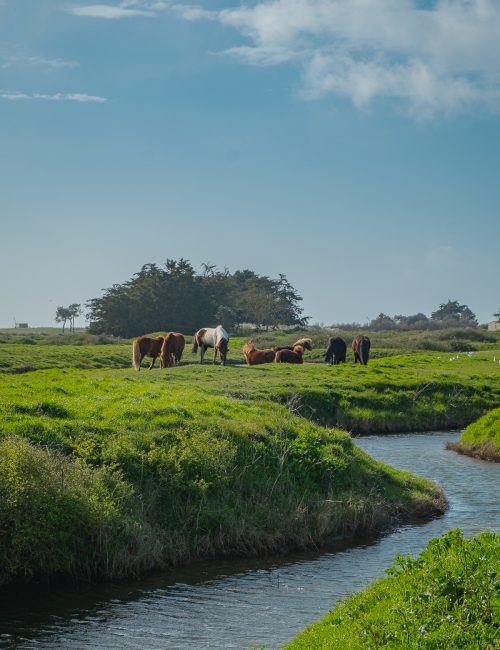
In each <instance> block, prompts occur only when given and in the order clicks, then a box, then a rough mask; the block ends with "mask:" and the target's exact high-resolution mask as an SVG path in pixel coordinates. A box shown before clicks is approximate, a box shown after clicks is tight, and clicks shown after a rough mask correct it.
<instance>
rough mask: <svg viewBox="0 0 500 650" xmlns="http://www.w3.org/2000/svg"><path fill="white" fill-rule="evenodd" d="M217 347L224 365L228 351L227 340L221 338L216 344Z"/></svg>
mask: <svg viewBox="0 0 500 650" xmlns="http://www.w3.org/2000/svg"><path fill="white" fill-rule="evenodd" d="M217 349H218V350H219V354H220V358H221V363H222V365H223V366H225V365H226V358H227V353H228V352H229V340H228V339H221V340H220V341H219V343H218V344H217Z"/></svg>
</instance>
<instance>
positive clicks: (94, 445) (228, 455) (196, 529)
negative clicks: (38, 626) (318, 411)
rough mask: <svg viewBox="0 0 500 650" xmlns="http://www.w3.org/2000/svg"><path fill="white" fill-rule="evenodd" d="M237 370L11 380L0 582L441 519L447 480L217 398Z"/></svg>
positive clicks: (308, 425) (276, 414) (121, 570)
mask: <svg viewBox="0 0 500 650" xmlns="http://www.w3.org/2000/svg"><path fill="white" fill-rule="evenodd" d="M195 370H196V371H197V373H195V372H193V371H195ZM233 370H234V372H238V373H240V374H241V375H242V374H243V373H248V372H249V370H250V369H245V368H234V369H228V368H221V367H215V368H214V367H210V368H208V367H207V368H199V367H198V368H193V367H179V368H176V369H174V371H173V372H172V373H167V372H166V371H165V372H160V371H159V370H158V371H156V372H154V371H153V372H151V373H147V372H141V373H135V372H133V371H132V370H126V371H116V370H105V371H102V370H101V371H99V370H90V371H86V370H75V369H61V370H43V371H38V372H33V373H26V374H22V375H4V376H3V377H2V378H1V380H0V391H1V396H2V399H1V406H0V409H1V411H0V416H1V418H0V435H1V441H0V456H1V457H2V461H3V462H2V463H1V464H0V530H1V531H2V535H1V536H0V567H1V569H0V571H1V574H0V581H2V582H4V583H7V582H9V581H12V580H19V579H32V578H38V579H54V578H56V577H58V578H60V577H65V578H73V579H96V578H116V577H121V576H124V575H129V574H140V573H141V572H143V571H145V570H148V569H152V568H155V567H158V566H163V565H172V564H178V563H186V562H190V561H193V560H195V559H197V558H202V557H204V558H206V557H221V556H226V555H227V556H237V555H256V554H259V553H269V552H285V551H286V550H289V549H292V548H306V547H310V546H313V545H320V544H321V543H323V542H324V541H325V540H327V539H329V538H332V537H349V536H352V535H355V534H366V533H369V532H372V531H373V530H375V529H378V528H380V526H383V525H389V524H391V523H395V522H396V521H399V520H401V519H405V518H409V517H414V516H428V515H431V514H436V513H438V512H442V511H443V509H444V507H445V501H444V497H443V494H442V492H441V490H440V489H439V488H437V486H435V485H434V484H433V483H431V482H429V481H427V480H424V479H420V478H418V477H414V476H412V475H410V474H409V473H407V472H402V471H398V470H395V469H393V468H390V467H388V466H385V465H383V464H381V463H378V462H376V461H374V460H373V459H371V458H369V457H368V456H367V455H366V454H364V453H363V452H361V451H360V450H359V449H358V448H357V447H356V445H355V444H354V443H353V441H352V439H351V438H350V437H349V436H348V435H347V434H346V433H344V432H342V431H340V430H335V429H327V428H323V427H320V426H318V425H316V424H314V423H312V422H309V421H307V420H305V419H304V418H302V417H300V416H298V415H295V414H294V413H293V412H291V410H290V408H287V406H285V405H278V404H273V403H272V402H271V401H269V400H267V399H262V398H259V397H258V396H257V395H254V396H253V397H252V398H248V397H245V396H243V395H241V394H240V395H236V394H233V395H229V393H228V392H227V391H222V392H221V391H219V390H218V389H217V383H218V382H219V381H220V379H221V378H222V377H224V376H225V374H229V372H232V371H233ZM174 375H177V376H179V377H183V381H179V380H178V381H176V380H175V378H174ZM196 378H197V380H196ZM208 386H210V388H208Z"/></svg>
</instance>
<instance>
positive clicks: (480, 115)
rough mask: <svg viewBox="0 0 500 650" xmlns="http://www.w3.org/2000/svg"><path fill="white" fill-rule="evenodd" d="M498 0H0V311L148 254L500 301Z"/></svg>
mask: <svg viewBox="0 0 500 650" xmlns="http://www.w3.org/2000/svg"><path fill="white" fill-rule="evenodd" d="M498 34H500V3H499V2H498V0H477V1H475V2H467V1H465V0H460V1H455V0H447V1H446V2H438V3H427V2H411V1H408V0H397V1H396V0H373V1H372V2H367V1H366V0H268V1H267V2H261V1H260V0H253V1H250V2H248V3H247V4H246V5H243V4H241V3H240V2H237V1H236V0H231V1H230V0H225V1H224V0H220V1H216V0H206V1H205V2H203V4H200V5H196V4H187V3H180V2H167V1H154V0H136V1H129V2H111V0H108V1H107V2H106V1H105V0H103V2H102V3H95V2H84V1H83V0H82V1H80V0H64V1H60V0H23V1H22V2H19V0H3V1H2V0H0V142H1V152H2V155H1V156H0V175H1V179H2V182H1V185H0V188H1V191H0V215H1V220H2V233H3V237H2V255H1V256H0V273H1V277H2V289H1V301H0V326H3V327H5V326H10V325H12V323H13V320H14V317H15V318H17V320H20V321H28V322H29V323H30V324H32V325H50V324H52V323H53V317H54V314H55V310H56V307H57V306H58V305H67V304H69V303H72V302H81V303H83V302H85V301H86V300H88V299H90V298H93V297H96V296H98V295H100V292H101V289H102V288H105V287H109V286H111V285H112V284H113V283H117V282H119V283H121V282H124V281H125V280H127V279H128V278H130V277H131V275H132V274H133V273H134V272H136V271H137V270H138V269H139V268H140V267H141V266H142V264H144V263H147V262H156V263H159V264H161V263H162V262H163V261H164V260H166V259H167V258H176V259H178V258H179V257H184V258H187V259H189V260H190V261H191V262H192V263H193V265H194V266H195V268H200V266H201V263H202V262H208V261H210V262H212V263H215V264H217V265H218V266H219V267H224V266H227V267H229V269H230V270H232V271H234V270H236V269H238V268H252V269H254V270H255V271H257V272H258V273H261V274H266V275H271V276H276V275H277V274H278V273H285V274H286V275H287V277H288V278H289V280H290V281H291V282H292V284H293V285H294V286H295V287H296V288H297V289H298V290H299V292H300V293H301V294H302V295H303V297H304V303H303V305H304V309H305V313H306V314H307V315H310V316H311V317H312V321H313V322H314V321H320V322H324V323H326V324H330V323H332V322H350V321H359V322H362V323H363V322H365V321H366V319H367V318H372V317H375V316H376V315H377V314H378V313H379V312H380V311H383V312H385V313H389V314H391V315H392V314H395V313H415V312H417V311H423V312H425V313H428V314H429V313H430V312H431V311H432V310H433V309H435V308H436V307H437V306H438V305H439V303H441V302H445V301H446V300H447V299H448V298H451V299H457V300H459V301H460V302H464V303H466V304H468V305H469V306H470V307H471V309H472V310H473V311H474V312H476V314H477V315H478V317H479V319H480V321H482V322H486V321H488V320H492V314H493V312H494V311H496V310H497V309H498V308H499V307H500V291H499V286H500V282H499V278H500V263H499V260H500V254H499V247H500V214H499V212H500V183H499V181H498V174H499V162H500V160H499V158H500V39H499V38H498Z"/></svg>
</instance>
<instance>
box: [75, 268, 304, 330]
mask: <svg viewBox="0 0 500 650" xmlns="http://www.w3.org/2000/svg"><path fill="white" fill-rule="evenodd" d="M301 300H302V298H301V296H300V295H299V294H298V293H297V291H296V290H295V289H294V288H293V287H292V285H291V284H290V283H289V282H288V280H287V279H286V277H285V276H284V275H280V276H279V278H278V279H271V278H268V277H266V276H259V275H258V274H256V273H254V272H253V271H249V270H244V271H236V272H235V273H234V274H231V273H230V272H229V271H228V269H224V270H223V271H219V270H218V269H217V267H216V266H214V265H212V264H209V263H206V264H204V265H203V270H202V273H201V274H197V273H196V272H195V271H194V269H193V267H192V266H191V264H190V263H189V262H188V261H187V260H184V259H180V260H178V261H176V260H167V262H166V263H165V264H164V265H163V266H162V267H159V266H157V265H156V264H145V265H144V266H143V267H142V268H141V270H140V271H139V272H138V273H136V274H134V276H133V277H132V278H131V279H130V280H128V281H127V282H125V283H124V284H119V285H114V286H113V287H111V288H109V289H105V290H104V294H103V295H102V296H101V297H100V298H94V299H92V300H90V301H89V302H88V303H87V307H88V310H89V313H88V318H89V321H90V326H89V330H90V331H91V332H95V333H109V334H114V335H115V336H123V337H132V336H137V335H138V334H145V333H148V332H157V331H163V332H164V331H180V332H184V333H189V332H195V331H196V330H197V329H199V328H200V327H204V326H208V327H210V326H214V325H217V324H218V323H222V324H223V325H224V326H225V327H226V329H229V330H233V329H234V328H235V327H236V326H237V325H238V324H239V323H242V322H250V323H255V324H256V325H257V326H258V327H266V328H269V327H275V326H277V325H295V324H304V323H305V322H306V321H307V319H306V318H303V317H302V309H301V307H300V305H299V303H300V301H301Z"/></svg>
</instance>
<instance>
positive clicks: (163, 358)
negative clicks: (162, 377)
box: [160, 332, 186, 368]
mask: <svg viewBox="0 0 500 650" xmlns="http://www.w3.org/2000/svg"><path fill="white" fill-rule="evenodd" d="M185 345H186V340H185V338H184V336H183V335H182V334H180V333H179V332H170V334H167V336H166V337H165V340H164V341H163V345H162V346H161V351H160V368H171V367H172V366H173V365H175V364H176V363H179V362H180V360H181V357H182V352H183V351H184V346H185Z"/></svg>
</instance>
